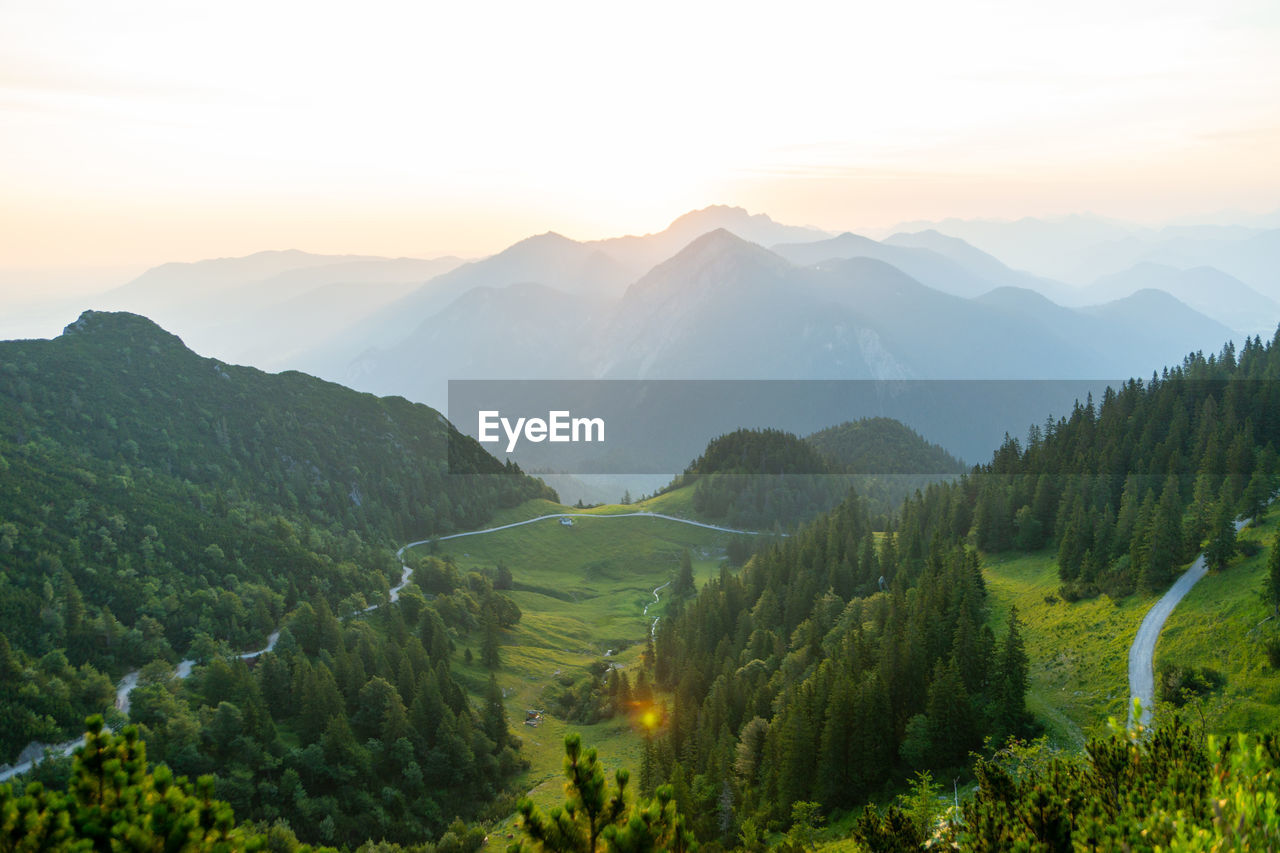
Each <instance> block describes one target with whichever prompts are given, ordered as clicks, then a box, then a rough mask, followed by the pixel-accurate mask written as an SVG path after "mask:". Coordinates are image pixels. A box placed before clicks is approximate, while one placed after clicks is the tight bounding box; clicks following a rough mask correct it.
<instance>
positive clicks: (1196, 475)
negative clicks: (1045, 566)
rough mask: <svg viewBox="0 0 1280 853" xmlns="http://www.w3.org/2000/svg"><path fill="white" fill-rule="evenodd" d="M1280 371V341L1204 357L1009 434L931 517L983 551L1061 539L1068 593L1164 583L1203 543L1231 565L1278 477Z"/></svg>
mask: <svg viewBox="0 0 1280 853" xmlns="http://www.w3.org/2000/svg"><path fill="white" fill-rule="evenodd" d="M1277 377H1280V338H1277V339H1276V340H1273V341H1270V342H1268V343H1266V344H1263V342H1262V341H1261V339H1259V338H1253V339H1249V340H1246V342H1245V345H1244V347H1243V348H1242V349H1241V351H1240V352H1239V353H1238V354H1237V352H1236V350H1235V348H1234V347H1233V346H1232V345H1230V344H1228V345H1227V346H1225V347H1224V348H1223V350H1222V352H1221V353H1218V354H1210V355H1209V356H1207V357H1206V356H1204V355H1203V354H1202V353H1195V354H1194V355H1191V356H1188V357H1187V358H1186V359H1185V360H1184V362H1183V363H1182V364H1181V365H1179V366H1177V367H1175V368H1171V369H1167V370H1164V371H1162V372H1161V373H1160V374H1159V375H1154V374H1153V375H1152V377H1151V379H1150V380H1149V381H1146V382H1143V381H1130V382H1127V383H1125V384H1124V385H1123V386H1122V387H1120V388H1119V389H1115V390H1112V389H1108V390H1107V392H1106V394H1105V396H1104V397H1103V399H1102V401H1101V404H1100V405H1095V403H1094V401H1093V400H1087V401H1085V402H1084V403H1083V404H1077V405H1076V407H1075V409H1074V411H1073V412H1072V413H1071V415H1070V416H1069V417H1064V418H1061V419H1059V420H1058V421H1056V422H1053V421H1049V422H1046V423H1045V425H1044V426H1043V427H1040V426H1033V427H1032V428H1031V430H1030V432H1029V435H1028V437H1027V440H1026V442H1025V444H1024V443H1020V442H1018V441H1016V440H1014V439H1009V440H1007V441H1006V443H1005V445H1004V446H1003V447H1002V448H1001V449H1000V450H999V451H998V452H997V453H996V454H995V456H994V458H993V459H992V461H991V462H990V464H987V465H984V466H982V467H981V468H980V469H979V470H977V471H976V472H975V473H974V475H972V476H970V477H968V478H966V479H965V480H964V481H963V482H962V483H960V484H958V485H955V486H950V487H941V488H939V489H937V490H936V491H934V492H932V493H930V494H929V495H927V496H926V497H925V499H924V502H923V504H922V509H923V512H924V515H925V516H927V517H929V518H930V519H935V520H936V521H937V522H939V523H942V524H943V525H944V526H946V525H949V526H950V527H952V528H953V529H954V530H957V531H959V530H962V529H965V528H967V527H968V526H969V524H970V523H972V527H973V538H974V542H975V544H976V545H978V547H980V548H982V549H983V550H985V551H1004V550H1009V549H1019V550H1035V549H1039V548H1042V547H1044V546H1045V545H1052V546H1054V547H1056V549H1057V554H1058V565H1059V572H1060V574H1061V577H1062V581H1063V587H1064V592H1065V594H1066V595H1067V596H1068V597H1077V596H1092V595H1098V594H1099V593H1106V594H1108V595H1110V596H1112V597H1117V596H1122V595H1125V594H1127V593H1128V592H1131V591H1133V590H1134V589H1137V588H1141V589H1144V590H1148V591H1154V590H1160V589H1163V588H1164V587H1166V586H1167V585H1168V584H1169V583H1170V581H1171V580H1172V579H1173V576H1174V572H1175V571H1176V569H1177V567H1179V566H1180V565H1183V564H1185V563H1187V562H1188V561H1190V560H1191V558H1192V557H1193V556H1194V555H1195V554H1196V553H1198V552H1199V551H1200V550H1201V548H1202V547H1203V546H1207V547H1208V548H1209V552H1208V559H1209V563H1210V566H1211V567H1220V566H1222V565H1225V563H1226V561H1227V560H1228V559H1230V557H1231V555H1232V553H1233V551H1234V546H1235V531H1234V528H1233V527H1232V524H1231V522H1232V520H1233V519H1235V518H1236V517H1237V516H1244V517H1252V516H1254V515H1256V514H1257V512H1258V511H1259V509H1260V508H1261V507H1262V506H1263V505H1264V504H1265V503H1266V502H1267V500H1268V499H1269V497H1270V495H1271V493H1272V491H1273V490H1274V488H1275V486H1276V479H1277V474H1280V458H1278V457H1277V447H1278V446H1280V383H1277V382H1276V381H1275V380H1276V379H1277ZM948 519H949V521H948Z"/></svg>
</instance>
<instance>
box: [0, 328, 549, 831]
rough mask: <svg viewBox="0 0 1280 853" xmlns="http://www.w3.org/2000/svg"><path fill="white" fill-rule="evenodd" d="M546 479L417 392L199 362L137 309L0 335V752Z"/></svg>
mask: <svg viewBox="0 0 1280 853" xmlns="http://www.w3.org/2000/svg"><path fill="white" fill-rule="evenodd" d="M512 475H513V476H512ZM547 494H548V490H547V489H546V487H545V486H544V485H543V484H542V483H540V482H539V481H536V480H532V479H530V478H527V477H524V476H520V475H519V472H518V469H514V468H512V467H508V466H504V465H503V464H501V463H499V462H497V461H496V460H494V459H493V458H492V457H490V456H488V455H487V454H486V453H485V452H484V451H483V450H482V449H481V448H480V447H479V445H477V444H475V443H474V442H472V441H470V440H468V439H465V438H464V437H461V436H459V435H457V434H456V433H453V430H452V428H451V427H450V426H449V425H448V424H447V422H446V421H445V420H444V419H443V417H442V416H440V415H439V413H437V412H435V411H434V410H432V409H429V408H428V407H426V406H421V405H415V404H411V403H409V402H407V401H405V400H402V399H399V398H386V399H380V398H376V397H373V396H371V395H368V394H360V393H357V392H354V391H350V390H349V389H346V388H343V387H341V386H338V385H334V384H331V383H327V382H323V381H321V380H318V379H314V378H312V377H308V376H304V375H302V374H298V373H286V374H279V375H270V374H265V373H262V372H260V371H258V370H254V369H251V368H244V367H235V366H230V365H225V364H222V363H220V362H218V361H216V360H213V359H206V358H202V357H200V356H198V355H196V354H194V353H192V352H191V351H190V350H188V349H187V348H186V347H184V346H183V345H182V343H181V341H180V340H179V339H178V338H176V337H174V336H173V335H170V334H168V333H166V332H164V331H163V330H162V329H160V328H159V327H158V326H156V325H155V324H154V323H152V322H150V321H149V320H147V319H145V318H142V317H138V316H135V315H129V314H102V313H95V312H86V313H85V314H84V315H82V316H81V318H80V319H79V320H78V321H77V322H76V323H73V324H72V325H71V326H69V327H68V328H67V330H66V331H65V332H64V334H63V335H61V336H60V337H58V338H56V339H53V340H49V341H40V340H33V341H8V342H3V343H0V513H2V515H0V562H2V564H3V569H4V570H3V572H2V573H0V706H2V707H0V716H3V718H4V719H5V721H6V724H5V726H3V727H2V729H0V761H3V760H10V759H12V757H13V756H14V755H15V754H16V752H17V750H18V749H20V748H21V747H23V746H25V745H26V744H27V743H28V742H29V741H32V740H39V741H45V742H53V741H58V740H62V739H65V738H67V737H70V736H74V735H75V734H76V733H78V732H79V731H81V730H82V725H83V720H84V718H85V716H86V715H87V714H90V713H98V712H101V711H103V709H104V708H109V707H110V706H111V705H112V702H113V699H114V689H113V686H112V680H113V679H114V678H115V677H118V676H119V675H120V673H122V672H123V671H125V670H127V669H131V668H136V667H139V666H142V665H144V664H147V663H149V662H152V661H162V662H165V663H168V664H173V663H176V662H177V661H178V659H179V658H180V657H194V658H196V659H197V660H199V661H201V662H204V661H208V660H213V659H215V658H217V657H218V656H219V655H225V654H227V653H228V652H230V651H239V650H242V649H247V648H257V647H260V646H261V645H262V644H263V642H264V641H265V639H266V636H267V634H268V633H269V632H271V631H272V630H274V629H275V628H277V627H279V626H280V625H281V624H282V622H284V621H286V620H288V619H291V618H295V617H296V611H297V610H298V609H299V607H300V606H301V607H302V608H303V609H304V610H305V609H306V608H308V607H315V608H318V607H321V606H323V607H324V608H326V609H327V610H328V611H329V612H330V613H333V614H339V615H345V614H347V613H350V612H353V611H355V610H358V609H361V608H363V607H364V606H366V605H367V604H368V603H373V602H379V601H385V600H386V596H387V590H388V587H389V586H390V585H391V584H392V583H394V582H395V580H397V579H398V577H399V575H400V564H399V561H397V560H396V559H395V557H394V551H395V548H396V546H398V545H399V544H400V543H402V542H403V541H406V540H407V539H409V538H422V537H423V536H429V535H432V534H440V533H446V532H450V531H454V530H457V529H460V528H464V527H471V526H476V525H480V524H482V523H483V522H484V521H485V520H486V519H487V518H488V516H489V515H490V514H491V513H492V512H493V510H494V509H496V508H498V507H501V506H510V505H514V504H517V503H520V502H522V501H524V500H527V499H529V498H531V497H539V496H546V495H547ZM444 592H446V593H447V592H448V590H445V591H444ZM291 613H293V614H295V617H290V615H289V614H291ZM313 651H315V652H317V653H318V652H319V650H318V649H317V650H313ZM329 654H336V653H335V652H333V651H332V649H330V650H329ZM438 655H439V650H438V649H437V657H436V658H433V659H432V662H431V668H432V671H433V672H438V671H439V669H440V667H441V666H443V673H447V672H448V663H447V660H445V661H443V662H442V661H441V659H439V657H438ZM379 671H380V670H379ZM443 673H439V674H443ZM369 677H370V678H372V677H373V675H372V674H370V676H369ZM198 681H199V679H198V678H197V679H196V682H193V683H198ZM361 686H363V685H361ZM402 686H403V684H402ZM175 689H176V687H175ZM359 689H360V686H356V687H352V686H351V685H344V690H346V691H347V692H351V691H352V690H354V691H355V692H358V690H359ZM414 696H415V692H414V691H411V692H410V693H409V695H407V696H406V697H404V699H403V702H404V703H405V705H406V707H407V706H409V705H411V704H412V702H413V699H414ZM233 704H234V703H233ZM214 710H216V703H215V708H214ZM239 710H240V711H241V712H244V709H243V708H240V709H239ZM196 720H197V721H198V722H199V723H200V725H202V726H204V725H207V724H208V723H209V722H210V720H209V719H205V718H203V717H200V715H199V714H197V715H196ZM159 748H163V747H159ZM222 781H223V782H225V780H222ZM428 783H429V784H431V780H430V779H428ZM433 826H434V824H433Z"/></svg>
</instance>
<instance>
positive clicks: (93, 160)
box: [0, 0, 1280, 291]
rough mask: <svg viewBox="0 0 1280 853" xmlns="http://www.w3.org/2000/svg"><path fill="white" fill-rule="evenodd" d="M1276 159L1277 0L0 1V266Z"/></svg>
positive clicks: (1185, 179) (415, 235)
mask: <svg viewBox="0 0 1280 853" xmlns="http://www.w3.org/2000/svg"><path fill="white" fill-rule="evenodd" d="M1276 151H1280V4H1277V3H1275V2H1274V0H1217V2H1214V3H1207V2H1204V0H1196V2H1180V0H1159V2H1147V0H1136V2H1128V0H1081V1H1080V2H1074V3H1071V4H1066V3H1054V4H1049V3H1027V2H1025V0H1020V2H986V1H985V0H971V2H966V3H956V2H954V0H946V2H896V3H882V2H877V3H868V2H848V0H846V1H845V2H837V3H825V2H822V3H819V2H789V3H786V4H782V3H768V4H766V3H753V2H744V0H738V2H732V3H727V2H699V3H688V2H687V0H686V2H680V3H672V2H665V0H646V2H643V3H635V2H601V0H591V2H580V3H577V2H555V0H543V2H538V3H529V2H518V3H516V2H489V3H460V2H448V3H443V2H423V0H417V1H416V2H408V3H390V2H362V3H360V4H355V3H350V2H344V3H323V2H303V3H295V2H272V3H262V2H239V0H222V1H221V2H218V3H216V4H212V3H211V4H191V3H174V2H172V0H113V2H111V3H90V2H59V0H30V2H28V0H0V272H2V273H3V274H0V285H3V282H4V281H10V282H12V281H14V280H15V275H16V276H17V277H18V278H21V277H22V276H24V275H25V276H28V279H29V280H31V281H37V280H38V281H43V282H46V283H47V286H48V287H50V288H55V289H57V288H64V289H67V290H68V291H69V290H71V289H74V288H75V287H87V286H89V283H90V282H93V281H96V280H97V279H98V278H99V277H101V276H104V275H112V274H116V275H119V274H123V272H124V271H125V270H128V269H131V268H134V267H145V266H150V265H153V264H157V263H161V262H164V261H171V260H197V259H200V258H207V257H219V256H232V255H242V254H248V253H251V252H254V251H259V250H263V249H283V248H299V249H304V250H308V251H317V252H335V253H362V254H378V255H391V256H402V255H407V256H418V257H430V256H437V255H442V254H459V255H464V256H477V255H483V254H486V253H489V252H493V251H496V250H498V249H500V248H502V247H503V246H505V245H508V244H510V243H512V242H514V241H516V240H518V239H521V238H523V237H525V236H528V235H530V234H534V233H541V232H543V231H547V230H555V231H558V232H560V233H563V234H566V235H568V236H571V237H575V238H578V239H591V238H597V237H604V236H613V235H617V234H622V233H645V232H650V231H657V230H660V229H661V228H663V227H664V226H665V225H666V224H667V223H668V222H670V221H671V220H672V219H674V218H675V217H676V216H678V215H680V214H681V213H683V212H686V211H688V210H691V209H695V208H701V207H705V206H706V205H708V204H714V203H723V204H735V205H740V206H743V207H746V208H748V209H749V210H751V211H752V212H761V211H763V212H767V213H769V214H770V215H771V216H773V218H775V219H777V220H779V221H782V222H787V223H792V224H807V225H816V226H819V227H824V228H829V229H832V230H842V229H849V228H853V229H858V228H872V227H881V226H888V225H891V224H892V223H894V222H898V221H903V220H915V219H940V218H944V217H948V216H958V217H966V218H971V217H987V218H1017V217H1021V216H1027V215H1034V216H1044V215H1057V214H1066V213H1070V212H1080V211H1090V212H1093V213H1096V214H1099V215H1105V216H1110V217H1115V218H1123V219H1129V220H1134V221H1141V222H1160V221H1165V220H1169V219H1172V218H1175V217H1183V216H1189V215H1191V216H1193V215H1195V214H1198V213H1202V212H1203V213H1209V212H1213V211H1219V210H1223V209H1240V210H1244V211H1252V212H1264V211H1270V210H1275V209H1276V208H1277V207H1280V158H1277V157H1276V156H1275V152H1276ZM108 271H110V272H108ZM6 276H7V278H6ZM42 276H43V277H42Z"/></svg>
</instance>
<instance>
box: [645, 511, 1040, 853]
mask: <svg viewBox="0 0 1280 853" xmlns="http://www.w3.org/2000/svg"><path fill="white" fill-rule="evenodd" d="M907 513H908V514H907V516H906V517H905V518H904V519H903V520H902V522H901V524H900V525H899V527H898V531H897V532H896V533H892V532H891V533H889V534H887V535H884V536H878V535H877V534H876V533H874V532H873V530H872V524H871V522H870V519H869V517H868V513H867V509H866V507H865V505H864V503H863V502H862V501H861V500H860V499H859V498H857V497H855V496H851V497H849V498H848V499H847V500H846V501H844V502H843V503H842V504H841V505H840V506H839V507H838V508H837V509H836V510H834V511H832V512H831V513H828V514H826V515H823V516H820V517H819V518H818V519H817V520H816V521H815V522H813V523H812V524H810V525H807V526H806V527H804V528H803V529H802V530H801V531H799V532H798V533H797V534H796V535H794V536H792V537H790V538H788V539H786V540H785V541H783V542H782V543H780V544H778V545H775V546H773V547H771V548H769V549H767V550H765V551H763V552H761V553H759V554H757V555H756V556H755V557H754V559H753V560H752V561H751V562H750V563H749V564H748V565H747V567H746V568H745V569H744V570H743V572H742V574H741V576H739V577H734V576H732V575H730V574H728V573H727V572H725V573H722V574H721V576H720V578H719V579H718V580H716V581H713V582H711V583H709V584H707V585H706V586H704V587H703V589H702V590H701V592H700V593H699V594H698V596H697V597H696V598H695V599H694V600H693V601H692V602H691V603H690V604H689V605H688V606H687V607H686V608H685V609H684V610H683V612H680V613H678V614H677V615H674V616H672V618H670V619H667V620H664V621H663V622H662V623H660V624H659V626H658V631H657V636H656V638H655V651H656V662H655V676H656V680H657V683H658V684H659V685H660V686H662V687H664V688H667V689H669V690H671V691H672V692H673V694H674V695H673V698H672V707H671V714H670V718H669V721H668V724H667V728H666V732H665V734H664V735H663V736H662V737H661V738H659V739H658V740H657V741H656V742H655V743H654V744H653V746H652V748H651V750H650V756H649V760H650V763H651V765H652V769H651V770H650V771H649V773H648V774H644V775H646V776H647V778H648V779H649V780H651V782H652V783H656V782H661V781H671V782H673V784H675V786H676V790H677V792H678V793H679V792H681V791H684V792H685V796H686V798H687V799H688V800H689V802H684V803H680V807H681V811H682V812H685V813H688V814H695V815H698V817H696V818H695V819H694V825H695V829H696V831H697V832H698V835H699V837H701V838H703V839H710V838H723V839H726V840H730V839H733V838H736V837H738V833H739V832H740V831H742V830H743V828H744V827H745V826H747V825H748V822H749V823H750V826H752V827H755V828H756V829H763V828H764V827H765V826H768V825H785V823H786V821H787V820H788V819H789V816H790V815H791V811H792V806H793V804H794V803H797V802H816V803H818V804H819V805H820V806H821V807H822V808H824V809H828V808H836V807H850V806H853V805H856V804H859V803H861V802H864V801H865V800H866V799H867V797H869V796H870V795H872V794H874V793H875V792H877V791H879V790H880V789H881V787H882V786H883V785H884V784H885V783H886V782H890V781H894V780H899V781H900V780H901V779H903V778H905V776H907V775H908V774H909V772H910V771H911V770H915V769H924V768H956V767H960V766H963V765H964V764H965V763H966V760H967V756H968V754H969V751H970V750H972V749H976V748H978V747H980V746H981V744H982V739H983V737H984V736H986V735H992V736H994V737H995V738H996V739H997V740H1001V739H1003V737H1005V736H1007V735H1009V734H1013V733H1021V732H1023V731H1024V730H1026V728H1027V726H1028V724H1029V720H1028V717H1027V714H1026V711H1025V708H1024V706H1023V694H1024V691H1025V688H1026V677H1027V676H1026V669H1027V660H1026V655H1025V653H1024V652H1023V650H1022V645H1021V639H1020V636H1019V633H1018V623H1017V620H1016V619H1012V620H1010V628H1009V631H1008V632H1007V634H1006V635H1005V636H1002V637H999V638H997V637H995V636H993V635H992V633H991V631H990V630H989V629H988V628H986V627H984V624H983V623H984V612H985V608H984V604H985V589H984V586H983V581H982V574H981V572H980V571H979V568H978V557H977V554H976V553H975V552H973V551H972V550H969V549H967V548H965V547H964V546H963V545H962V544H960V543H959V541H958V540H957V538H956V537H955V536H952V535H951V534H950V533H949V532H943V531H928V532H927V533H928V535H926V533H925V532H924V531H922V530H921V526H920V521H921V520H920V519H919V518H918V517H916V515H915V513H914V511H913V508H912V507H911V506H908V507H907Z"/></svg>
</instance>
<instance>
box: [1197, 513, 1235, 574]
mask: <svg viewBox="0 0 1280 853" xmlns="http://www.w3.org/2000/svg"><path fill="white" fill-rule="evenodd" d="M1238 547H1239V546H1238V545H1237V544H1236V526H1235V523H1234V520H1233V513H1232V512H1231V508H1230V505H1229V504H1227V503H1225V502H1224V503H1223V504H1222V505H1221V506H1220V507H1219V508H1218V513H1217V517H1216V518H1214V521H1213V526H1212V529H1211V531H1210V534H1209V544H1208V546H1207V547H1206V548H1205V549H1204V560H1205V563H1206V564H1207V565H1208V566H1209V568H1210V569H1213V570H1214V571H1215V572H1220V571H1222V570H1223V569H1225V568H1226V567H1227V563H1229V562H1231V558H1232V557H1234V556H1235V555H1236V550H1237V549H1238Z"/></svg>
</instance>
